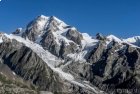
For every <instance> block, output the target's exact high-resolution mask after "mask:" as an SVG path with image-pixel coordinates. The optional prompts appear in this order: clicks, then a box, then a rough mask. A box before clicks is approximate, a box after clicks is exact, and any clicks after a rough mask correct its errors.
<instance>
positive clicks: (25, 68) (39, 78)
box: [0, 42, 63, 92]
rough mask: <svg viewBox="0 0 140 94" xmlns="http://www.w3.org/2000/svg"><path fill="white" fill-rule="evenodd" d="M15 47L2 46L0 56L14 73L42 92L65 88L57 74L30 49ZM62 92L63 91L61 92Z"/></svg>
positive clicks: (6, 44) (10, 45) (12, 45)
mask: <svg viewBox="0 0 140 94" xmlns="http://www.w3.org/2000/svg"><path fill="white" fill-rule="evenodd" d="M17 44H18V43H17V42H16V44H15V45H14V43H13V42H12V43H2V44H0V56H1V59H2V61H3V63H4V64H7V65H8V66H9V67H10V68H11V70H12V71H14V72H15V73H16V74H17V75H19V76H21V77H22V78H24V80H28V81H31V83H33V84H34V85H36V86H38V88H39V89H40V90H48V91H56V92H57V90H60V88H63V83H61V81H59V80H60V79H59V77H57V76H58V75H57V74H55V73H54V72H53V71H52V70H51V69H50V68H49V67H48V66H47V65H46V63H45V62H43V61H42V60H41V59H40V58H39V57H38V56H37V55H36V54H35V53H34V52H33V51H32V50H31V49H30V48H27V47H26V46H21V47H19V46H20V44H19V45H17ZM61 91H62V90H61Z"/></svg>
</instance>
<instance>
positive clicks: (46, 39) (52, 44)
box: [41, 31, 60, 56]
mask: <svg viewBox="0 0 140 94" xmlns="http://www.w3.org/2000/svg"><path fill="white" fill-rule="evenodd" d="M41 45H42V46H43V48H44V49H45V50H49V51H50V52H51V53H53V54H54V55H56V56H59V51H60V46H59V45H58V44H57V42H56V41H55V37H54V35H53V34H52V31H48V32H46V33H45V34H44V35H43V37H42V40H41Z"/></svg>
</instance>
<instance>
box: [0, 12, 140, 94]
mask: <svg viewBox="0 0 140 94" xmlns="http://www.w3.org/2000/svg"><path fill="white" fill-rule="evenodd" d="M139 88H140V36H134V37H132V38H127V39H120V38H117V37H116V36H114V35H109V36H104V35H102V34H100V33H98V34H97V35H96V37H92V36H90V35H88V34H87V33H80V32H79V31H78V30H77V29H76V28H75V27H73V26H70V25H67V24H66V23H65V22H63V21H61V20H60V19H58V18H57V17H55V16H50V17H47V16H44V15H40V16H38V17H36V18H35V19H33V20H32V21H31V22H29V23H28V24H27V26H26V28H18V29H16V30H15V31H14V32H13V33H11V34H6V33H0V94H140V91H139Z"/></svg>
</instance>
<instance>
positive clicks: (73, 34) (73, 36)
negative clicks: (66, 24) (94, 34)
mask: <svg viewBox="0 0 140 94" xmlns="http://www.w3.org/2000/svg"><path fill="white" fill-rule="evenodd" d="M66 37H67V38H68V39H69V40H72V41H74V42H75V43H77V44H79V45H81V40H82V39H83V36H82V35H81V34H80V33H79V32H78V31H76V29H75V30H73V29H69V30H68V31H67V34H66Z"/></svg>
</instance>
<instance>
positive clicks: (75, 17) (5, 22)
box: [0, 0, 140, 38]
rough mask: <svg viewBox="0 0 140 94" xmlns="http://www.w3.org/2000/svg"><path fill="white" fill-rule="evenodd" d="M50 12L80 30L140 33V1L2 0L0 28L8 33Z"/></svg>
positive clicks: (119, 33)
mask: <svg viewBox="0 0 140 94" xmlns="http://www.w3.org/2000/svg"><path fill="white" fill-rule="evenodd" d="M41 14H43V15H48V16H51V15H54V16H56V17H58V18H59V19H61V20H63V21H64V22H66V23H67V24H69V25H72V26H75V27H76V28H77V29H78V30H79V31H80V32H87V33H89V34H90V35H93V36H94V35H95V34H96V33H97V32H100V33H102V34H104V35H109V34H114V35H116V36H118V37H123V38H126V37H131V36H136V35H140V0H2V1H1V2H0V31H5V32H7V33H10V32H12V31H14V30H15V29H16V28H18V27H26V25H27V23H28V22H29V21H31V20H32V19H34V18H35V17H36V16H38V15H41Z"/></svg>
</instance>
